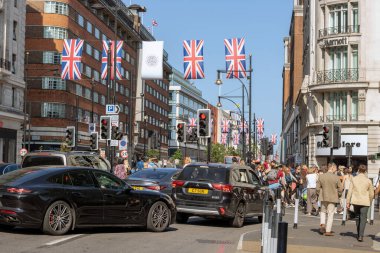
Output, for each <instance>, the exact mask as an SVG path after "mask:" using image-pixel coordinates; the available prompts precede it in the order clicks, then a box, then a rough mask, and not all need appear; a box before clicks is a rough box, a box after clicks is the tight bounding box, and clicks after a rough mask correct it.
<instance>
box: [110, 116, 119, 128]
mask: <svg viewBox="0 0 380 253" xmlns="http://www.w3.org/2000/svg"><path fill="white" fill-rule="evenodd" d="M110 117H111V126H117V127H119V115H111V116H110Z"/></svg>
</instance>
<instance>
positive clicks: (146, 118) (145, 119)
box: [143, 115, 148, 159]
mask: <svg viewBox="0 0 380 253" xmlns="http://www.w3.org/2000/svg"><path fill="white" fill-rule="evenodd" d="M147 120H148V115H144V154H143V157H144V159H145V149H146V121H147Z"/></svg>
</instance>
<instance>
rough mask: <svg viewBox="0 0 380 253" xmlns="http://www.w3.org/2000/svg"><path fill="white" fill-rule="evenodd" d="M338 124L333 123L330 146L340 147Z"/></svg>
mask: <svg viewBox="0 0 380 253" xmlns="http://www.w3.org/2000/svg"><path fill="white" fill-rule="evenodd" d="M340 129H341V127H340V125H333V135H332V148H340Z"/></svg>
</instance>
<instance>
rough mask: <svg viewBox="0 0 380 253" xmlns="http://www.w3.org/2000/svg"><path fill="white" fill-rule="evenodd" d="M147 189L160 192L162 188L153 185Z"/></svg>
mask: <svg viewBox="0 0 380 253" xmlns="http://www.w3.org/2000/svg"><path fill="white" fill-rule="evenodd" d="M145 188H147V189H149V190H153V191H159V190H160V187H159V186H158V185H151V186H146V187H145Z"/></svg>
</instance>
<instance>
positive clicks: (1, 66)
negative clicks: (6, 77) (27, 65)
mask: <svg viewBox="0 0 380 253" xmlns="http://www.w3.org/2000/svg"><path fill="white" fill-rule="evenodd" d="M11 67H12V65H11V62H10V61H8V60H6V59H3V58H0V73H4V74H5V73H8V74H10V72H11ZM4 70H5V71H4Z"/></svg>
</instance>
